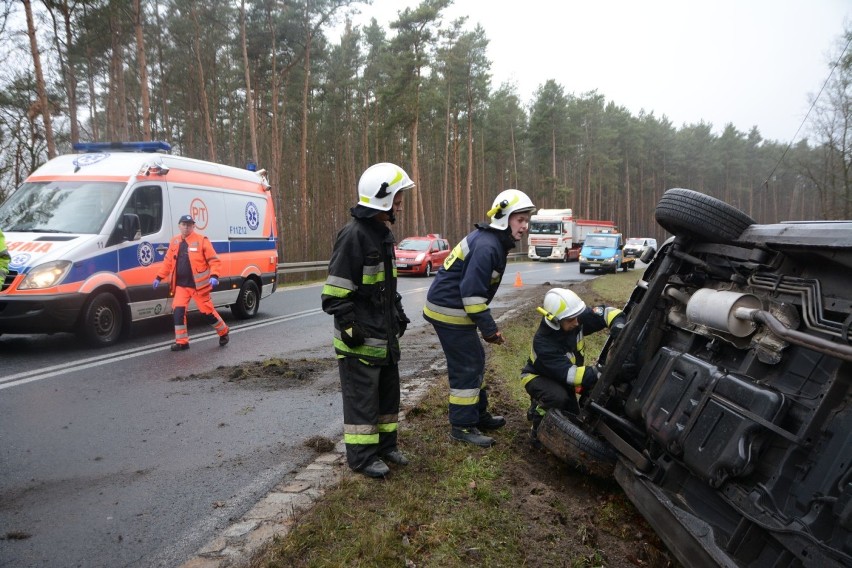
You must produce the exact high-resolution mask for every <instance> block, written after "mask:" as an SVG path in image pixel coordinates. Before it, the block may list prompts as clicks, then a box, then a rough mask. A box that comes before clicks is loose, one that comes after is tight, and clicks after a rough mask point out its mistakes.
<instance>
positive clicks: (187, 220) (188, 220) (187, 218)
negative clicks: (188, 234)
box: [178, 215, 195, 225]
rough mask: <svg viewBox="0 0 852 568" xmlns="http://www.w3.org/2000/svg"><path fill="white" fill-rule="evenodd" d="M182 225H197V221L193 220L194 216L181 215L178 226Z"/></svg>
mask: <svg viewBox="0 0 852 568" xmlns="http://www.w3.org/2000/svg"><path fill="white" fill-rule="evenodd" d="M180 223H192V224H193V225H195V219H193V218H192V215H181V217H180V219H178V224H180Z"/></svg>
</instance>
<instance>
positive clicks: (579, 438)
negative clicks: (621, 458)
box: [537, 410, 617, 478]
mask: <svg viewBox="0 0 852 568" xmlns="http://www.w3.org/2000/svg"><path fill="white" fill-rule="evenodd" d="M537 438H538V441H539V442H541V443H542V445H544V447H545V448H547V449H548V450H550V451H551V452H552V453H553V454H554V455H555V456H556V457H558V458H559V459H561V460H562V461H564V462H566V463H567V464H568V465H570V466H572V467H574V468H576V469H578V470H580V471H582V472H584V473H588V474H590V475H594V476H596V477H600V478H611V477H612V473H613V470H614V469H615V462H616V459H617V454H616V453H615V450H613V449H612V447H611V446H610V445H609V444H607V443H606V442H604V441H603V440H599V439H597V438H595V437H594V436H591V435H590V434H587V433H586V432H585V431H583V430H582V429H581V428H580V427H579V426H577V425H576V424H574V423H573V422H571V420H570V419H569V418H568V417H567V416H566V415H565V414H563V413H562V412H560V411H559V410H548V411H547V414H545V415H544V419H543V420H542V421H541V424H540V425H539V427H538V431H537Z"/></svg>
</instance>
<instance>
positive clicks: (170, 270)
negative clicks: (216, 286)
mask: <svg viewBox="0 0 852 568" xmlns="http://www.w3.org/2000/svg"><path fill="white" fill-rule="evenodd" d="M181 240H186V245H187V246H186V250H187V254H188V255H189V264H190V266H192V275H193V278H194V279H195V289H196V290H198V291H199V292H203V291H205V289H209V288H210V278H211V277H212V276H215V277H216V278H218V277H219V276H220V275H221V269H222V262H221V261H220V260H219V257H218V256H217V255H216V250H215V249H214V248H213V244H212V243H211V242H210V239H208V238H207V237H205V236H204V235H201V234H199V233H196V232H194V231H193V232H192V233H190V234H189V235H187V237H186V239H183V237H181V236H180V235H176V236H174V237H172V240H171V242H170V243H169V250H168V251H166V257H165V258H164V259H163V267H162V268H161V269H160V272H159V273H157V278H159V279H160V280H165V279H166V278H168V277H169V276H171V281H170V283H169V285H170V286H171V289H172V290H174V280H175V264H176V263H177V255H178V250H179V248H180V243H181Z"/></svg>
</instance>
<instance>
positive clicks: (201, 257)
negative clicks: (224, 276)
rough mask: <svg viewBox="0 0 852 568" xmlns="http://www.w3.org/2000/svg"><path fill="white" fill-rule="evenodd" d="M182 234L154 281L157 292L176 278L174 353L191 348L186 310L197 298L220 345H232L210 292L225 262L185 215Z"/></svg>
mask: <svg viewBox="0 0 852 568" xmlns="http://www.w3.org/2000/svg"><path fill="white" fill-rule="evenodd" d="M178 227H180V234H179V235H175V236H174V237H173V238H172V241H171V243H169V250H168V251H167V252H166V258H164V259H163V267H162V268H161V269H160V272H159V273H158V274H157V278H156V280H154V284H153V286H154V289H156V288H157V286H159V285H160V281H161V280H164V279H165V278H168V277H169V276H172V281H171V286H172V290H173V291H174V302H173V303H172V306H173V308H174V318H175V344H174V345H172V347H171V350H172V351H183V350H184V349H189V334H188V333H187V329H186V307H187V305H188V304H189V301H190V300H191V299H193V298H194V299H195V305H196V306H198V311H200V312H201V313H202V314H204V316H205V318H206V321H207V323H209V324H210V325H212V326H213V328H214V329H215V330H216V333H217V334H218V335H219V345H226V344H227V343H228V326H227V325H225V322H224V321H223V320H222V317H221V316H220V315H219V313H218V312H217V311H216V309H215V308H214V307H213V301H212V300H211V299H210V292H212V291H213V288H215V287H216V286H217V285H218V284H219V271H220V269H221V263H220V262H219V257H218V256H216V251H215V250H214V249H213V245H212V244H210V239H208V238H207V237H205V236H204V235H202V234H200V233H196V232H195V220H194V219H193V218H192V217H191V216H189V215H184V216H183V217H181V218H180V220H179V221H178Z"/></svg>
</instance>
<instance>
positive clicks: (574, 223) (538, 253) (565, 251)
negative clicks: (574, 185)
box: [527, 209, 617, 262]
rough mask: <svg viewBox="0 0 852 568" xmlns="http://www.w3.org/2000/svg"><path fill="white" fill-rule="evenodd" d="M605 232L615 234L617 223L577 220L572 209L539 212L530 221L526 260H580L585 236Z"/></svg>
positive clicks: (541, 210)
mask: <svg viewBox="0 0 852 568" xmlns="http://www.w3.org/2000/svg"><path fill="white" fill-rule="evenodd" d="M605 230H611V231H616V230H617V229H616V226H615V223H614V222H613V221H593V220H588V219H575V218H574V212H573V211H572V210H571V209H539V210H538V211H537V212H536V214H535V215H533V216H532V217H531V218H530V229H529V240H528V244H529V249H528V253H527V256H529V257H530V258H531V259H533V260H561V261H562V262H568V261H571V260H577V259H579V258H580V248H581V247H582V246H583V241H585V240H586V235H587V234H589V233H594V232H596V231H605Z"/></svg>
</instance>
